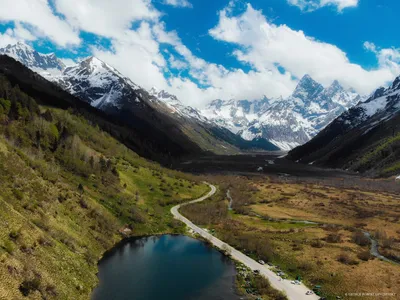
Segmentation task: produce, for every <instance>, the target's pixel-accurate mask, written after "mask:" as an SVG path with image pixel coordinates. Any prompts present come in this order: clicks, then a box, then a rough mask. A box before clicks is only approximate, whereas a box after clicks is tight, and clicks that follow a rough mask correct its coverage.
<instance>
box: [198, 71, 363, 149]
mask: <svg viewBox="0 0 400 300" xmlns="http://www.w3.org/2000/svg"><path fill="white" fill-rule="evenodd" d="M362 100H363V98H362V97H361V96H360V95H358V94H357V93H356V92H354V91H352V90H346V89H344V88H343V87H342V86H341V85H340V84H339V82H338V81H334V82H333V83H332V84H331V85H330V86H329V87H327V88H324V87H323V86H322V85H321V84H319V83H317V82H316V81H315V80H313V79H312V78H311V77H310V76H309V75H305V76H304V77H303V78H302V79H301V80H300V81H299V83H298V85H297V87H296V89H295V90H294V92H293V94H292V95H291V96H289V97H287V98H278V99H268V98H267V97H264V98H263V99H261V100H255V101H248V100H229V101H223V100H215V101H212V102H211V103H210V104H209V105H208V106H207V108H206V109H205V110H203V111H202V112H203V114H204V115H205V116H206V117H207V118H209V119H211V120H213V121H214V122H216V123H217V124H219V125H221V126H224V127H226V128H228V129H229V130H231V131H232V132H235V133H237V134H239V135H240V136H241V137H243V138H244V139H246V140H253V139H254V138H263V139H266V140H268V141H270V142H272V143H273V144H274V145H276V146H277V147H279V148H280V149H283V150H290V149H292V148H294V147H296V146H299V145H302V144H304V143H306V142H308V141H309V140H310V139H311V138H312V137H314V136H315V135H316V134H317V133H318V132H319V131H320V130H322V129H323V128H324V127H325V126H327V125H328V124H329V123H330V122H331V121H332V120H334V119H335V118H336V117H337V116H339V115H340V114H341V113H343V112H344V111H346V110H347V109H348V108H350V107H352V106H354V105H355V104H357V103H358V102H360V101H362Z"/></svg>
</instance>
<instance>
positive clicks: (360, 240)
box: [352, 231, 369, 246]
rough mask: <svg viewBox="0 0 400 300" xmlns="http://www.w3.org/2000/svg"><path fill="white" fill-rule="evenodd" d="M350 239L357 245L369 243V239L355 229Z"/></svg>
mask: <svg viewBox="0 0 400 300" xmlns="http://www.w3.org/2000/svg"><path fill="white" fill-rule="evenodd" d="M352 240H353V242H354V243H356V244H357V245H359V246H367V245H369V239H368V238H367V237H366V236H365V235H364V233H363V232H361V231H356V232H354V233H353V237H352Z"/></svg>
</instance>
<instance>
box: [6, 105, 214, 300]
mask: <svg viewBox="0 0 400 300" xmlns="http://www.w3.org/2000/svg"><path fill="white" fill-rule="evenodd" d="M46 110H47V108H43V107H42V108H41V112H42V114H43V113H44V112H45V111H46ZM50 112H51V115H52V118H51V119H52V120H51V121H45V120H44V119H43V115H42V116H41V115H33V116H32V118H30V119H29V120H27V119H25V120H24V121H22V120H20V119H19V120H8V121H7V122H6V123H2V125H1V126H0V134H2V133H3V135H0V226H1V231H0V299H3V298H5V299H20V298H22V297H23V296H22V294H21V291H20V290H19V288H20V287H21V284H22V283H24V284H25V286H28V287H29V288H28V290H29V291H30V293H29V295H28V298H30V299H41V298H42V297H47V298H48V299H53V298H54V299H87V298H88V297H89V295H90V293H91V290H92V289H93V287H94V286H95V285H96V284H97V277H96V272H97V265H96V263H97V260H98V258H99V257H100V256H101V255H102V254H103V253H104V252H105V251H106V250H107V249H109V248H110V247H112V246H113V244H114V243H116V242H117V241H118V240H120V239H121V236H120V235H119V234H118V229H119V228H122V227H124V226H128V225H129V226H130V228H132V234H133V235H142V234H153V233H163V232H180V231H181V230H182V226H181V225H180V224H179V223H177V222H174V221H173V220H172V218H171V216H170V214H169V208H170V207H171V206H172V204H173V203H176V202H180V201H183V200H187V199H190V198H196V197H199V196H200V195H201V194H203V193H205V192H206V191H207V190H208V188H207V186H205V185H203V184H197V183H195V182H193V180H195V179H193V178H190V177H188V176H187V175H185V174H181V173H177V172H173V171H170V170H166V169H163V168H161V167H160V166H159V165H157V164H154V163H151V162H148V161H146V160H144V159H142V158H140V157H139V156H137V155H136V154H135V153H133V152H131V151H130V150H128V149H127V148H126V147H125V146H123V145H121V144H120V143H118V142H117V141H116V140H114V139H113V138H112V137H110V136H109V135H108V134H106V133H104V132H102V131H101V130H99V129H98V128H95V127H93V126H91V125H90V124H89V123H88V122H87V121H86V120H85V119H83V118H81V117H79V116H75V115H72V114H71V113H69V112H66V111H62V110H54V109H50ZM37 122H39V123H41V124H44V129H46V130H47V129H49V128H53V127H52V126H53V125H54V126H60V125H59V124H60V123H62V124H63V126H64V127H65V128H66V129H67V131H68V133H69V134H68V138H65V139H64V140H63V138H62V137H58V138H57V146H56V147H55V148H54V145H53V144H52V143H51V146H49V147H48V148H47V149H46V147H45V146H44V145H41V147H40V149H38V148H37V147H36V145H35V141H34V139H33V138H32V136H34V135H32V134H30V130H31V129H32V128H34V127H35V126H36V125H37V124H38V123H37ZM46 130H44V131H46ZM60 135H61V134H60ZM5 136H7V138H6V137H5ZM71 139H72V141H71ZM41 142H43V143H44V138H42V139H41ZM75 152H76V153H75ZM71 153H75V154H76V155H75V156H73V155H72V154H71ZM88 154H90V156H92V157H94V167H93V168H92V167H91V166H90V163H89V162H88V159H87V157H88V156H87V155H88ZM101 157H104V158H105V160H107V161H109V162H110V163H109V164H111V167H110V168H111V169H112V168H114V167H115V169H113V170H112V171H111V169H110V170H109V169H107V170H105V171H101V170H99V169H100V166H99V165H100V161H99V160H100V158H101ZM80 184H81V185H82V186H83V190H82V189H79V188H78V186H79V185H80ZM166 199H167V200H166Z"/></svg>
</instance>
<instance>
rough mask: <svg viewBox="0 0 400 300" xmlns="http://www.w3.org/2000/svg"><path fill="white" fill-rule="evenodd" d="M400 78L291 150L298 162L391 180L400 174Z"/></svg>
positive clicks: (378, 90)
mask: <svg viewBox="0 0 400 300" xmlns="http://www.w3.org/2000/svg"><path fill="white" fill-rule="evenodd" d="M399 124H400V77H397V78H396V79H395V80H394V81H393V83H392V84H391V85H390V86H389V87H387V88H383V87H381V88H379V89H377V90H376V91H375V92H374V93H373V94H372V95H371V96H370V97H369V98H368V99H367V100H366V101H364V102H360V103H359V104H357V105H356V106H354V107H352V108H350V109H349V110H348V111H346V112H344V113H342V114H341V115H340V116H339V117H337V118H336V119H335V120H334V121H333V122H332V123H330V124H329V125H328V126H327V127H326V128H325V129H323V130H322V131H321V132H320V133H319V134H318V135H317V136H316V137H315V138H313V139H312V140H311V141H309V142H308V143H306V144H304V145H303V146H300V147H298V148H296V149H294V150H292V151H291V152H290V153H289V155H288V157H289V158H291V159H293V160H296V161H298V162H304V163H309V164H315V165H320V166H327V167H333V168H344V169H349V170H353V171H357V172H369V173H370V174H371V175H377V176H388V175H393V174H397V173H398V172H399V170H400V164H399V163H398V161H399V159H400V125H399Z"/></svg>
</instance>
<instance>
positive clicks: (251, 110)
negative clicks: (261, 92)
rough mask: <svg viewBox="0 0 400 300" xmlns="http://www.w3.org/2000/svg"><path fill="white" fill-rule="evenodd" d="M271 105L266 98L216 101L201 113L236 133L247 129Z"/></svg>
mask: <svg viewBox="0 0 400 300" xmlns="http://www.w3.org/2000/svg"><path fill="white" fill-rule="evenodd" d="M270 105H271V100H269V99H268V98H267V97H264V98H263V99H261V100H254V101H248V100H234V99H231V100H228V101H224V100H220V99H218V100H214V101H212V102H211V103H210V104H208V105H207V107H206V108H205V109H203V110H202V111H201V113H202V114H203V115H204V116H205V117H207V118H208V119H210V120H212V121H213V122H215V123H216V124H218V125H220V126H223V127H225V128H227V129H229V130H230V131H232V132H234V133H238V132H239V131H241V130H243V129H245V128H246V127H247V126H248V124H249V123H250V122H252V121H254V120H256V119H257V118H258V117H259V115H260V114H261V113H262V112H263V111H265V110H266V109H267V108H268V107H269V106H270Z"/></svg>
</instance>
